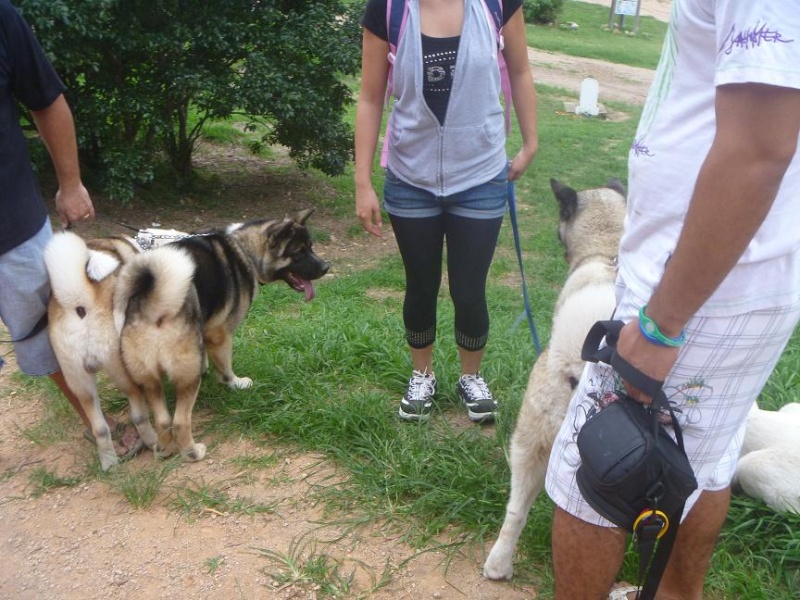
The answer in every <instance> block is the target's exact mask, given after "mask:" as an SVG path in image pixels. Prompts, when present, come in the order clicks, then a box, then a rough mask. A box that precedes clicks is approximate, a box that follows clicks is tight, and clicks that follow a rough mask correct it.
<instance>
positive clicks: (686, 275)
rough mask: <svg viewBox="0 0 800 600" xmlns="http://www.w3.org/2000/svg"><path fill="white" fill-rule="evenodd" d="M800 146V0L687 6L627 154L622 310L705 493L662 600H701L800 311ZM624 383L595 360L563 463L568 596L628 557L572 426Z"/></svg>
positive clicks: (556, 557) (561, 527) (595, 583)
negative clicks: (758, 405) (585, 475)
mask: <svg viewBox="0 0 800 600" xmlns="http://www.w3.org/2000/svg"><path fill="white" fill-rule="evenodd" d="M798 136H800V0H782V1H780V2H764V1H758V0H675V2H674V4H673V12H672V16H671V19H670V27H669V33H668V35H667V39H666V40H665V43H664V49H663V53H662V57H661V62H660V64H659V67H658V71H657V73H656V78H655V81H654V83H653V86H652V88H651V91H650V95H649V97H648V100H647V104H646V106H645V110H644V113H643V115H642V119H641V122H640V124H639V128H638V131H637V133H636V138H635V140H634V142H633V144H632V147H631V152H630V161H629V169H630V171H629V189H630V194H629V200H628V214H627V218H626V227H625V234H624V236H623V239H622V242H621V245H620V255H619V278H618V306H617V310H616V313H615V318H617V319H621V320H622V321H626V322H627V324H626V326H625V327H624V328H623V330H622V332H621V335H620V339H619V342H618V344H617V351H618V353H619V355H620V356H621V357H623V358H624V359H626V360H627V361H628V362H629V363H631V364H632V365H633V366H634V367H636V368H637V369H638V370H639V371H641V372H642V373H645V374H647V375H649V376H650V377H652V378H653V379H656V380H659V381H661V380H663V381H665V384H664V388H663V389H664V392H665V393H666V395H667V398H668V399H669V401H670V404H671V405H672V407H673V408H674V409H675V411H676V413H677V415H678V416H677V418H678V421H679V422H680V425H681V427H682V429H683V436H684V441H685V445H686V450H687V455H688V456H689V459H690V461H691V463H692V468H693V470H694V473H695V477H696V478H697V481H698V490H697V491H696V492H695V493H694V494H692V496H690V498H689V500H688V502H687V504H686V509H685V511H684V519H683V521H682V525H681V527H680V529H679V532H678V538H677V541H676V544H675V547H674V548H673V551H672V555H671V558H670V562H669V565H668V567H667V569H666V571H665V573H664V576H663V579H662V581H661V586H660V587H659V595H658V598H659V599H661V598H676V599H678V598H680V599H681V600H692V599H698V600H699V599H700V598H702V591H703V582H704V579H705V573H706V570H707V568H708V563H709V560H710V557H711V554H712V552H713V548H714V544H715V542H716V538H717V535H718V534H719V531H720V529H721V528H722V525H723V523H724V520H725V517H726V515H727V511H728V505H729V499H730V481H731V478H732V475H733V471H734V468H735V465H736V460H737V458H738V455H739V449H740V447H741V443H742V438H743V432H744V424H745V422H746V418H747V413H748V411H749V410H750V408H751V406H752V404H753V402H754V401H755V399H756V397H757V396H758V394H759V393H760V391H761V389H762V387H763V385H764V383H765V382H766V380H767V378H768V377H769V375H770V373H771V372H772V370H773V368H774V366H775V364H776V362H777V361H778V358H779V357H780V355H781V353H782V351H783V349H784V347H785V345H786V343H787V341H788V340H789V338H790V337H791V335H792V333H793V331H794V330H795V327H796V325H797V322H798V318H799V317H800V152H798ZM645 325H649V328H648V327H646V326H645ZM684 336H685V337H684ZM684 341H685V343H684ZM619 385H620V383H619V379H618V378H617V382H616V383H615V378H614V377H613V374H612V373H610V372H609V370H608V368H606V367H605V366H604V365H595V364H590V365H589V366H587V368H586V370H585V372H584V374H583V377H582V379H581V382H580V384H579V386H578V388H577V390H576V394H575V396H574V397H573V399H572V402H571V403H570V408H569V412H568V414H567V417H566V419H565V420H564V423H563V425H562V428H561V430H560V432H559V434H558V437H557V439H556V442H555V445H554V448H553V452H552V454H551V457H550V467H549V469H548V475H547V483H546V488H547V492H548V494H549V495H550V497H551V498H552V499H553V501H554V502H555V504H556V509H555V515H554V520H553V532H552V538H553V542H552V543H553V566H554V571H555V580H556V598H557V599H568V600H580V599H582V598H587V599H588V598H592V599H596V598H604V597H606V596H607V595H608V593H609V589H610V588H611V587H612V585H613V583H614V581H615V578H616V575H617V572H618V570H619V568H620V566H621V563H622V556H623V553H624V547H625V538H626V536H625V533H624V532H623V531H621V530H620V529H618V528H615V527H614V526H613V524H612V523H610V522H609V521H607V520H605V519H603V518H602V517H601V516H600V515H598V514H597V513H596V512H595V511H594V510H592V508H591V507H589V506H588V505H587V504H586V502H585V501H584V499H583V498H582V497H581V494H580V492H579V490H578V488H577V485H576V482H575V472H576V470H577V468H578V466H579V464H580V457H579V455H578V452H577V447H576V443H575V439H576V436H577V432H578V431H579V430H580V428H581V426H582V425H583V423H584V422H585V420H586V415H587V414H592V413H594V412H596V411H597V410H601V409H602V407H601V406H600V405H599V403H598V402H597V401H596V399H598V398H603V392H608V391H614V390H615V386H619ZM628 389H629V391H630V393H631V395H632V396H634V397H635V398H637V399H638V400H640V401H642V402H649V399H648V398H647V397H645V396H644V394H642V393H641V392H639V391H638V390H635V389H631V388H630V386H628ZM606 397H607V395H606ZM632 596H633V594H631V597H632Z"/></svg>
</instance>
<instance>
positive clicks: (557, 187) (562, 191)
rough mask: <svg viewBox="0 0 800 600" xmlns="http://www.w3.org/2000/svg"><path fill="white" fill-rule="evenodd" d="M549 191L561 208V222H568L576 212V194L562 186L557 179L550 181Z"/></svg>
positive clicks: (566, 186) (567, 187)
mask: <svg viewBox="0 0 800 600" xmlns="http://www.w3.org/2000/svg"><path fill="white" fill-rule="evenodd" d="M550 189H552V190H553V194H555V197H556V200H558V204H559V206H560V207H561V210H560V216H561V220H562V221H569V220H570V219H572V217H574V216H575V213H576V212H577V210H578V192H576V191H575V190H573V189H572V188H571V187H569V186H568V185H564V184H563V183H561V182H560V181H558V179H550Z"/></svg>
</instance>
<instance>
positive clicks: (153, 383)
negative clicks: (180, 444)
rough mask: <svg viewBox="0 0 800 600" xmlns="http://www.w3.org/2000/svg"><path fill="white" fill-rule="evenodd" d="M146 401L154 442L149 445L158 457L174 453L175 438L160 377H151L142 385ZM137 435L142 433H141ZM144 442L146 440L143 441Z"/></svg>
mask: <svg viewBox="0 0 800 600" xmlns="http://www.w3.org/2000/svg"><path fill="white" fill-rule="evenodd" d="M142 389H143V390H144V395H145V397H146V398H147V403H148V404H149V405H150V409H151V410H152V411H153V422H154V424H155V434H156V442H155V443H154V444H153V446H151V448H152V449H153V453H154V454H155V455H156V456H158V457H159V458H166V457H168V456H172V455H173V454H175V451H176V450H177V448H176V447H175V440H174V435H173V431H172V417H171V416H170V414H169V409H168V408H167V400H166V398H165V397H164V386H163V384H162V383H161V380H160V379H156V378H152V379H149V380H148V382H147V383H145V384H143V385H142ZM139 435H142V434H141V433H140V434H139ZM145 443H146V442H145Z"/></svg>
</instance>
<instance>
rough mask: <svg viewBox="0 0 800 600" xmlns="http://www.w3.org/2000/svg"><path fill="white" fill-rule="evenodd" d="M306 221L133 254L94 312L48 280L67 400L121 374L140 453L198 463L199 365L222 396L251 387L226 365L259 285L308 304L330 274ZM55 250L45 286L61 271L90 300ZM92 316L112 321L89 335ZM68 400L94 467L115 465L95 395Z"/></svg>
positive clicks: (247, 227) (90, 288)
mask: <svg viewBox="0 0 800 600" xmlns="http://www.w3.org/2000/svg"><path fill="white" fill-rule="evenodd" d="M311 213H312V210H311V209H309V210H305V211H302V212H300V213H298V214H296V215H295V216H293V217H292V218H286V219H283V220H271V219H259V220H254V221H249V222H247V223H244V224H233V225H229V226H228V227H227V228H226V229H225V230H213V231H209V232H205V233H199V234H194V235H190V236H187V237H184V238H181V239H179V240H177V241H175V242H172V243H169V244H166V245H163V246H161V247H158V248H155V249H153V250H148V251H147V252H143V253H137V254H135V255H133V256H131V257H129V258H128V259H127V260H126V261H124V263H123V264H121V266H120V267H119V268H118V270H117V271H116V272H115V274H114V277H113V279H114V281H109V282H108V283H107V284H105V285H107V286H108V287H111V288H112V291H113V293H112V294H110V297H109V295H108V293H106V295H104V296H102V298H99V297H98V301H96V302H95V303H94V304H92V305H91V308H87V307H86V306H85V305H84V306H83V311H80V310H79V308H80V306H77V305H75V304H74V303H68V302H65V300H66V299H69V296H65V295H64V293H62V290H61V289H60V286H59V284H58V283H56V281H57V280H58V277H56V278H54V279H53V283H54V285H53V301H52V305H51V310H52V311H53V314H54V318H51V321H50V328H51V334H50V335H51V338H52V339H54V340H56V339H57V340H58V342H57V343H54V348H55V347H56V346H58V347H59V349H57V350H56V356H57V357H58V359H59V361H62V360H65V361H67V362H74V363H76V364H77V367H78V368H73V369H70V375H69V376H68V374H67V369H66V368H65V369H64V374H65V377H66V379H67V383H69V384H70V387H72V388H73V390H75V388H76V387H77V388H79V389H82V388H86V387H87V384H86V380H87V379H91V380H92V383H91V385H92V386H94V381H93V380H94V373H95V372H96V371H97V370H98V369H99V368H106V369H107V370H108V365H114V366H119V367H120V371H121V372H122V373H123V374H124V375H123V376H122V377H117V376H115V373H112V371H111V370H109V374H110V375H111V377H112V379H113V380H114V382H115V383H116V384H117V385H118V386H119V385H120V382H121V381H122V383H123V385H126V383H127V382H130V383H131V385H130V386H127V385H126V387H125V388H123V387H122V386H120V390H121V391H122V392H123V393H125V394H126V395H127V396H128V399H129V401H130V405H131V419H132V420H133V422H134V424H135V425H136V427H137V429H138V431H139V435H140V436H141V438H142V440H143V441H144V443H145V444H146V445H147V446H148V447H149V448H152V449H153V450H154V452H156V453H157V454H158V455H160V456H169V455H172V454H174V453H176V452H180V453H181V454H182V455H183V457H184V458H185V459H186V460H191V461H197V460H201V459H202V458H203V457H204V456H205V452H206V448H205V445H203V444H200V443H195V441H194V439H193V436H192V410H193V408H194V403H195V401H196V399H197V393H198V391H199V388H200V380H201V377H202V373H203V371H204V370H205V366H206V364H207V361H206V359H207V358H210V359H211V363H212V364H213V365H214V367H215V369H216V371H217V375H218V378H219V379H220V380H221V381H222V382H224V383H226V384H227V385H228V386H229V387H231V388H233V389H243V388H247V387H250V386H251V385H252V383H253V382H252V380H251V379H249V378H247V377H238V376H236V375H235V374H234V372H233V368H232V360H231V355H232V350H233V333H234V331H235V330H236V328H237V327H238V326H239V324H240V323H241V322H242V321H243V320H244V318H245V316H246V315H247V312H248V310H249V309H250V306H251V305H252V303H253V299H254V298H255V295H256V293H257V291H258V287H259V285H264V284H268V283H272V282H274V281H278V280H283V281H285V282H286V283H287V284H288V285H289V286H291V287H292V288H293V289H296V290H298V291H300V292H303V293H304V294H305V298H306V300H311V299H312V298H313V297H314V286H313V284H312V280H314V279H318V278H320V277H322V276H323V275H325V273H327V271H328V269H329V265H328V263H326V262H325V261H324V260H322V259H321V258H320V257H319V256H317V255H316V254H315V253H314V251H313V250H312V242H311V236H310V233H309V231H308V229H307V228H306V226H305V222H306V220H307V219H308V217H309V215H310V214H311ZM61 235H64V234H61ZM58 237H59V236H55V239H57V238H58ZM78 239H80V238H78ZM53 243H55V242H53ZM55 248H56V247H55V246H54V251H53V252H52V253H50V252H48V253H47V254H48V255H49V257H50V258H49V262H48V269H49V271H50V273H51V278H52V277H53V275H54V273H55V272H57V271H58V270H59V269H61V270H63V271H64V278H65V279H68V280H70V281H71V283H73V284H76V286H80V285H81V284H83V285H85V286H86V293H87V295H92V294H94V295H95V296H96V294H95V288H96V286H97V285H98V284H97V283H96V282H92V281H91V280H90V279H88V278H86V276H85V268H83V267H82V266H81V269H80V270H79V271H76V270H75V269H74V268H73V271H72V274H71V275H70V273H69V272H67V267H66V265H62V263H61V257H60V253H57V250H55ZM46 260H47V259H46ZM89 310H93V311H95V312H97V313H100V314H102V321H103V323H107V322H108V320H109V319H110V321H111V322H112V323H113V327H112V328H111V329H108V328H107V327H104V328H103V329H97V328H90V325H91V322H90V321H88V320H86V319H85V318H82V317H81V316H80V313H81V312H84V314H88V312H89ZM76 319H77V321H76ZM68 323H69V326H68ZM81 325H83V327H84V328H85V330H82V329H81ZM69 327H72V329H73V330H76V331H80V332H81V334H82V340H84V341H83V342H82V345H78V344H76V343H74V342H73V341H72V338H71V337H70V336H69V335H66V332H67V330H68V329H69ZM97 346H102V347H104V348H108V350H107V351H106V352H105V354H104V355H103V356H102V358H103V359H104V361H95V362H93V363H91V364H89V363H90V362H91V361H90V358H91V356H92V354H93V352H94V353H96V352H95V351H94V349H95V347H97ZM90 367H91V368H90ZM62 368H64V367H63V364H62ZM117 375H118V373H117ZM164 375H166V377H167V378H168V379H169V380H170V382H171V383H172V386H173V389H174V391H175V397H176V398H175V413H174V416H171V415H170V413H169V410H168V408H167V404H166V399H165V396H164V384H163V376H164ZM71 378H72V379H71ZM125 378H127V382H126V381H125ZM75 380H77V381H76V385H73V381H75ZM75 392H76V395H78V396H79V398H81V403H82V404H83V405H84V407H85V408H87V409H88V410H87V414H92V422H93V432H94V433H95V438H96V439H97V440H98V449H99V450H100V452H101V466H102V467H103V469H106V468H108V467H110V466H113V465H114V464H116V462H117V460H116V456H115V455H114V453H113V451H112V452H111V453H110V454H109V453H108V447H107V446H106V445H105V441H106V440H105V439H104V440H103V441H102V442H101V438H102V437H104V435H103V434H104V430H103V426H104V424H103V419H102V416H101V415H100V414H99V412H100V406H99V399H97V394H96V392H95V393H94V396H93V397H92V396H88V397H87V396H86V395H84V396H81V395H80V394H78V391H77V390H75ZM148 405H149V407H150V409H152V411H153V417H154V425H155V429H154V428H153V426H152V425H151V423H150V418H149V413H148ZM90 411H91V412H90ZM95 429H97V431H95ZM106 429H107V427H106ZM108 441H109V443H110V439H109V440H108ZM101 444H102V445H101ZM112 450H113V449H112Z"/></svg>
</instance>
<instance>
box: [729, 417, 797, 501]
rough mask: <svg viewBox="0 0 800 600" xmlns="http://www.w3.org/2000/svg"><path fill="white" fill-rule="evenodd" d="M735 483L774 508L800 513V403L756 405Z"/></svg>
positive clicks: (749, 494)
mask: <svg viewBox="0 0 800 600" xmlns="http://www.w3.org/2000/svg"><path fill="white" fill-rule="evenodd" d="M734 483H737V484H738V486H739V487H740V488H741V489H742V491H743V492H744V493H745V494H747V495H748V496H751V497H753V498H760V499H761V500H763V501H764V502H765V503H766V504H767V506H769V507H770V508H772V509H773V510H776V511H779V512H793V513H798V514H800V403H798V402H791V403H789V404H786V405H785V406H782V407H781V408H780V410H777V411H771V410H761V409H760V408H759V407H758V405H753V409H752V410H751V411H750V414H749V415H748V417H747V428H746V429H745V435H744V444H743V445H742V453H741V456H740V457H739V464H738V465H737V466H736V473H735V475H734Z"/></svg>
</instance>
